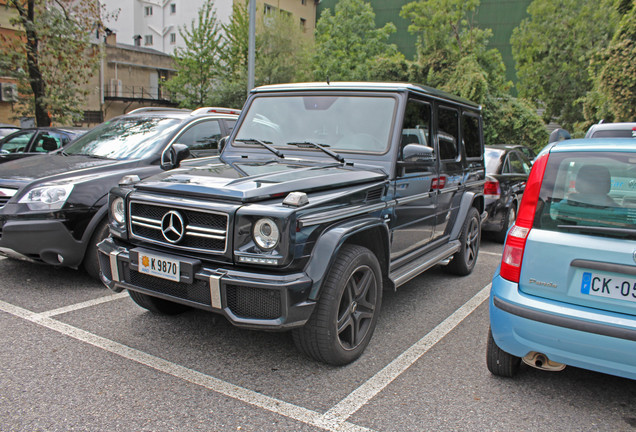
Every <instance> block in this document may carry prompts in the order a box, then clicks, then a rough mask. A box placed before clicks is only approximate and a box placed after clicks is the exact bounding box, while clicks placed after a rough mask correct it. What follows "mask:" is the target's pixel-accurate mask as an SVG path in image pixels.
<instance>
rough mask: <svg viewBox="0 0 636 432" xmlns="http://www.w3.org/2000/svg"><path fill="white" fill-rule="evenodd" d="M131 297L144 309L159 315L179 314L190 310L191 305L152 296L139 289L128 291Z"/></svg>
mask: <svg viewBox="0 0 636 432" xmlns="http://www.w3.org/2000/svg"><path fill="white" fill-rule="evenodd" d="M128 295H130V298H131V299H132V300H133V301H134V302H135V303H137V304H138V305H139V306H141V307H142V308H144V309H148V310H149V311H150V312H153V313H156V314H159V315H178V314H180V313H183V312H186V311H188V310H190V307H188V306H186V305H182V304H179V303H174V302H171V301H168V300H164V299H160V298H157V297H152V296H149V295H147V294H142V293H139V292H137V291H130V290H129V291H128Z"/></svg>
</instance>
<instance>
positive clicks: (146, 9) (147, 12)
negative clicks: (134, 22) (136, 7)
mask: <svg viewBox="0 0 636 432" xmlns="http://www.w3.org/2000/svg"><path fill="white" fill-rule="evenodd" d="M144 15H145V16H152V6H146V7H144Z"/></svg>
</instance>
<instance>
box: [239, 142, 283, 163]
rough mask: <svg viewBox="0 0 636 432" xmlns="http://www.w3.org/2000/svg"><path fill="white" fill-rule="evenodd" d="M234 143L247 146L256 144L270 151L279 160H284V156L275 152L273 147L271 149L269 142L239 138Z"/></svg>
mask: <svg viewBox="0 0 636 432" xmlns="http://www.w3.org/2000/svg"><path fill="white" fill-rule="evenodd" d="M234 141H238V142H244V143H247V144H258V145H260V146H262V147H265V148H266V149H267V150H269V151H271V152H272V153H274V154H275V155H276V156H278V157H279V158H281V159H285V155H284V154H282V153H281V152H279V151H278V150H276V149H275V148H274V147H272V146H271V145H270V144H271V143H272V142H271V141H261V140H259V139H256V138H239V139H235V140H234Z"/></svg>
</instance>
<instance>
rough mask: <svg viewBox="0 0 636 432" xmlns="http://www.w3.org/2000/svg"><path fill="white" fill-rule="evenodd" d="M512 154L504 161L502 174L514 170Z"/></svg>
mask: <svg viewBox="0 0 636 432" xmlns="http://www.w3.org/2000/svg"><path fill="white" fill-rule="evenodd" d="M509 156H510V155H508V156H507V157H506V160H505V161H504V163H503V167H502V168H501V173H502V174H510V173H512V171H511V170H510V157H509Z"/></svg>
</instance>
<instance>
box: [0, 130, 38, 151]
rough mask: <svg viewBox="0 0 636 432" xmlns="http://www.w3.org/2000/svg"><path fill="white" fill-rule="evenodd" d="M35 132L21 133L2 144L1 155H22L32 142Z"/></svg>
mask: <svg viewBox="0 0 636 432" xmlns="http://www.w3.org/2000/svg"><path fill="white" fill-rule="evenodd" d="M34 133H35V132H34V131H28V132H22V133H19V134H17V135H15V136H13V137H11V138H10V139H8V140H7V141H4V142H3V143H2V144H0V153H21V152H23V151H25V150H26V146H27V145H28V144H29V141H31V137H32V136H33V134H34Z"/></svg>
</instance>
